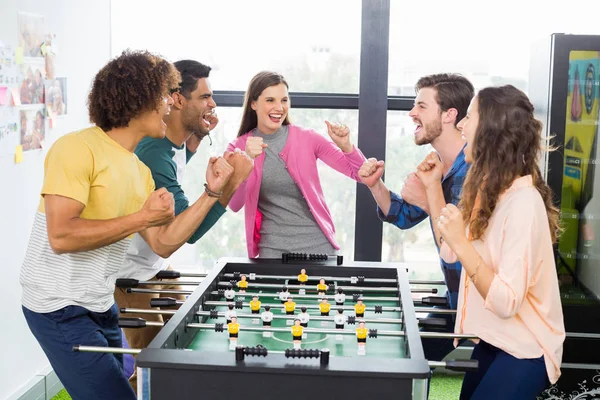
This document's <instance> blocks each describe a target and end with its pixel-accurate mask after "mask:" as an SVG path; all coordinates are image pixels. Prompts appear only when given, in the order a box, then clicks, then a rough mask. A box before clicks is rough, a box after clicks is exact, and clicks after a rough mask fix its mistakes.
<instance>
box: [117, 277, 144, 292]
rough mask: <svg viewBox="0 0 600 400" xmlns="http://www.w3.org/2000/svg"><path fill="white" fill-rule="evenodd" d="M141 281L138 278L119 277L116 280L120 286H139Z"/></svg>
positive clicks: (124, 287)
mask: <svg viewBox="0 0 600 400" xmlns="http://www.w3.org/2000/svg"><path fill="white" fill-rule="evenodd" d="M139 283H140V281H139V280H137V279H129V278H119V279H117V281H116V282H115V286H116V287H118V288H123V289H126V288H135V287H138V286H139Z"/></svg>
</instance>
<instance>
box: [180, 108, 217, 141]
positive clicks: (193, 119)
mask: <svg viewBox="0 0 600 400" xmlns="http://www.w3.org/2000/svg"><path fill="white" fill-rule="evenodd" d="M201 115H202V114H199V115H197V116H196V115H191V114H184V115H183V116H182V117H183V127H184V128H185V130H187V131H190V132H192V133H193V134H194V135H196V136H197V137H198V138H199V139H202V138H204V137H205V136H206V135H208V134H209V133H210V131H209V130H208V127H207V126H204V124H203V123H202V117H201Z"/></svg>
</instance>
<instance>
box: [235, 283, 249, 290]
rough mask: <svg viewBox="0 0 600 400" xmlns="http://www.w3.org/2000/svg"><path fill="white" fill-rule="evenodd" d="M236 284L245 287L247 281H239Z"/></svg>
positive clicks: (241, 287) (246, 286)
mask: <svg viewBox="0 0 600 400" xmlns="http://www.w3.org/2000/svg"><path fill="white" fill-rule="evenodd" d="M237 286H238V287H239V288H240V289H246V288H248V281H239V282H238V283H237Z"/></svg>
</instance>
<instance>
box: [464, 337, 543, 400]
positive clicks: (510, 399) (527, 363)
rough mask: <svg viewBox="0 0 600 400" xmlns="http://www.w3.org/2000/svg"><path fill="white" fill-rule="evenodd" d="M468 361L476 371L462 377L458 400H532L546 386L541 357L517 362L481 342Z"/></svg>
mask: <svg viewBox="0 0 600 400" xmlns="http://www.w3.org/2000/svg"><path fill="white" fill-rule="evenodd" d="M471 359H472V360H478V361H479V370H478V371H477V372H467V373H466V374H465V379H464V381H463V385H462V390H461V392H460V399H461V400H535V399H536V397H537V396H538V395H539V394H540V393H542V392H543V391H544V389H546V388H547V387H548V386H550V381H549V380H548V373H547V372H546V365H545V363H544V356H542V357H540V358H533V359H518V358H515V357H513V356H511V355H510V354H508V353H506V352H505V351H503V350H500V349H498V348H497V347H494V346H492V345H491V344H489V343H486V342H484V341H483V340H481V341H480V342H479V344H477V345H476V346H475V349H474V350H473V355H472V356H471Z"/></svg>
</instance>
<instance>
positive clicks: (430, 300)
mask: <svg viewBox="0 0 600 400" xmlns="http://www.w3.org/2000/svg"><path fill="white" fill-rule="evenodd" d="M421 303H422V304H431V305H435V306H445V305H448V299H447V298H445V297H436V296H429V297H423V298H422V299H421Z"/></svg>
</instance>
